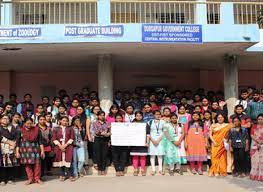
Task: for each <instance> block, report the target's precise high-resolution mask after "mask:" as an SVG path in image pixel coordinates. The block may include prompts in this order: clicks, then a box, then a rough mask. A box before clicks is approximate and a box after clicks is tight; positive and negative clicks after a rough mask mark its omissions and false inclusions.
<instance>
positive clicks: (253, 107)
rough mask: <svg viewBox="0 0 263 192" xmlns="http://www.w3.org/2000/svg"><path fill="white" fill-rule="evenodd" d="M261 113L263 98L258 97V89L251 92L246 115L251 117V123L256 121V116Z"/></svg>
mask: <svg viewBox="0 0 263 192" xmlns="http://www.w3.org/2000/svg"><path fill="white" fill-rule="evenodd" d="M261 113H263V100H261V99H260V92H259V90H255V91H254V93H253V100H252V101H251V102H250V103H249V104H248V106H247V115H248V116H249V117H250V118H251V120H252V122H253V123H256V122H257V116H258V115H259V114H261Z"/></svg>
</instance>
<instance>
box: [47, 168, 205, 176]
mask: <svg viewBox="0 0 263 192" xmlns="http://www.w3.org/2000/svg"><path fill="white" fill-rule="evenodd" d="M156 170H158V166H156ZM203 170H204V175H207V170H208V166H207V165H204V166H203ZM133 171H134V169H133V166H128V167H126V168H125V171H124V172H125V176H133ZM164 171H165V175H169V171H168V169H167V167H164ZM182 171H183V173H184V175H192V173H191V171H190V169H189V165H182ZM52 172H53V174H54V175H56V176H57V175H59V173H60V169H58V168H54V169H53V170H52ZM85 173H86V174H85V175H86V176H87V177H96V176H98V171H97V170H96V169H95V168H94V167H93V166H89V167H85ZM140 175H141V173H140V174H139V176H140ZM146 175H147V176H150V175H151V166H147V171H146ZM156 175H160V174H159V173H158V172H157V174H156ZM107 176H110V177H112V176H116V171H115V169H114V166H112V165H111V166H108V167H107Z"/></svg>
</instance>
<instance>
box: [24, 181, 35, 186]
mask: <svg viewBox="0 0 263 192" xmlns="http://www.w3.org/2000/svg"><path fill="white" fill-rule="evenodd" d="M32 183H33V181H32V180H28V181H27V182H26V183H25V185H30V184H32Z"/></svg>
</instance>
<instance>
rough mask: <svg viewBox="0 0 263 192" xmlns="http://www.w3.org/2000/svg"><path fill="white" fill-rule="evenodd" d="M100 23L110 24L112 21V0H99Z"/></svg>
mask: <svg viewBox="0 0 263 192" xmlns="http://www.w3.org/2000/svg"><path fill="white" fill-rule="evenodd" d="M97 10H98V14H97V15H98V24H100V25H108V24H110V23H111V9H110V0H98V2H97Z"/></svg>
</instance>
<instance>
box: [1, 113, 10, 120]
mask: <svg viewBox="0 0 263 192" xmlns="http://www.w3.org/2000/svg"><path fill="white" fill-rule="evenodd" d="M3 117H8V119H9V120H10V117H9V115H7V114H2V115H0V119H2V118H3Z"/></svg>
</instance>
